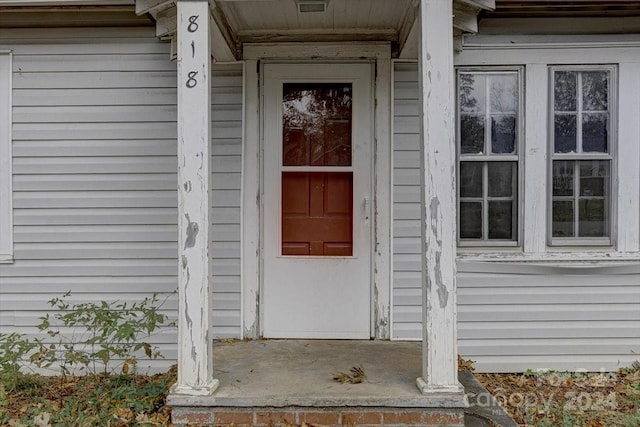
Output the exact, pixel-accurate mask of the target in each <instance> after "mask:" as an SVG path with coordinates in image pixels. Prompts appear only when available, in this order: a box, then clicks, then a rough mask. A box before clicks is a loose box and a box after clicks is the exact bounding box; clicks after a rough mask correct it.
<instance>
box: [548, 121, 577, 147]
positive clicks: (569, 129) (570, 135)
mask: <svg viewBox="0 0 640 427" xmlns="http://www.w3.org/2000/svg"><path fill="white" fill-rule="evenodd" d="M576 134H577V131H576V116H574V115H567V114H556V117H555V123H554V138H553V141H554V151H555V152H556V153H571V152H575V151H576Z"/></svg>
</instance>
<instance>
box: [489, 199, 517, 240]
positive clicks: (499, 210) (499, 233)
mask: <svg viewBox="0 0 640 427" xmlns="http://www.w3.org/2000/svg"><path fill="white" fill-rule="evenodd" d="M513 222H514V221H513V202H511V201H490V202H489V239H509V240H511V239H513V238H514V236H515V233H514V226H515V224H514V223H513Z"/></svg>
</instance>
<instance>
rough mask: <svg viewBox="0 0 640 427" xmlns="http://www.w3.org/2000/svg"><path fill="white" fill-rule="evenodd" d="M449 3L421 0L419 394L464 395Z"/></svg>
mask: <svg viewBox="0 0 640 427" xmlns="http://www.w3.org/2000/svg"><path fill="white" fill-rule="evenodd" d="M452 28H453V22H452V4H451V2H445V1H442V0H420V48H419V69H420V104H421V112H420V117H421V123H420V124H421V131H422V132H421V143H422V144H421V171H420V173H421V178H422V182H421V185H422V188H421V200H422V203H423V206H422V209H421V214H422V218H421V219H422V233H423V235H422V245H423V250H424V254H423V257H422V272H423V280H422V286H423V288H422V289H423V306H422V309H423V325H422V327H423V331H422V337H423V340H422V341H423V359H422V377H421V378H419V379H418V381H417V384H418V387H419V388H420V390H421V391H422V392H423V393H432V392H452V393H462V389H461V388H460V386H459V384H458V381H457V366H456V353H457V348H456V333H455V328H456V317H455V316H456V312H455V304H456V301H455V282H456V277H455V276H456V265H455V259H456V217H455V212H456V201H455V200H456V194H455V176H456V174H455V143H454V141H455V126H454V123H455V121H454V117H453V114H454V111H455V108H454V105H455V94H454V84H453V76H454V68H453V33H452Z"/></svg>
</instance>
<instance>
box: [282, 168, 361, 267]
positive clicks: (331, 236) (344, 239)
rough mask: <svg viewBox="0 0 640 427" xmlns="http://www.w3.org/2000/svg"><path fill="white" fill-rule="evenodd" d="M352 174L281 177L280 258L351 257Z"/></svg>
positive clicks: (284, 174)
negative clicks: (297, 256)
mask: <svg viewBox="0 0 640 427" xmlns="http://www.w3.org/2000/svg"><path fill="white" fill-rule="evenodd" d="M352 194H353V173H352V172H283V173H282V254H283V255H317V256H323V255H324V256H351V255H352V254H353V228H352V223H353V202H352Z"/></svg>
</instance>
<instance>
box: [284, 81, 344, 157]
mask: <svg viewBox="0 0 640 427" xmlns="http://www.w3.org/2000/svg"><path fill="white" fill-rule="evenodd" d="M351 110H352V85H351V83H285V84H284V85H283V102H282V118H283V125H282V127H283V129H282V135H283V152H282V162H283V165H284V166H350V165H351Z"/></svg>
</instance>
